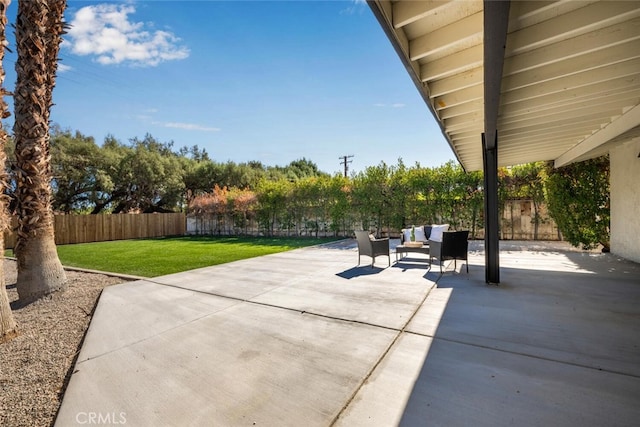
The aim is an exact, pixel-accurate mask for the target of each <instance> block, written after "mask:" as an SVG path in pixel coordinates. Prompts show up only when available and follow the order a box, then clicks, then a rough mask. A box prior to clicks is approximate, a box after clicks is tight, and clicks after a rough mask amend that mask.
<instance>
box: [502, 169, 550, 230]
mask: <svg viewBox="0 0 640 427" xmlns="http://www.w3.org/2000/svg"><path fill="white" fill-rule="evenodd" d="M546 168H547V165H546V163H545V162H535V163H526V164H523V165H518V166H514V167H513V168H512V169H511V174H512V176H513V177H514V181H515V183H517V188H516V189H515V192H514V194H513V197H514V198H516V197H517V198H519V197H522V198H525V199H529V200H531V202H532V203H533V219H532V221H533V239H534V240H537V239H538V228H539V226H540V223H541V222H542V217H541V216H540V206H541V205H542V204H543V203H544V201H545V194H544V181H545V179H546V170H545V169H546Z"/></svg>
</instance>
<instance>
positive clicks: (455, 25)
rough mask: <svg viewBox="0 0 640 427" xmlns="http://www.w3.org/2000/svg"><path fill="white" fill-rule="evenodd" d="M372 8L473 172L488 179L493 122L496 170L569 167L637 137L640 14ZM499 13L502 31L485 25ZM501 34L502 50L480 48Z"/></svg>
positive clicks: (579, 6) (409, 1)
mask: <svg viewBox="0 0 640 427" xmlns="http://www.w3.org/2000/svg"><path fill="white" fill-rule="evenodd" d="M368 4H369V6H370V8H371V10H372V11H373V13H374V14H375V16H376V17H377V19H378V21H379V22H380V24H381V26H382V28H383V30H384V31H385V33H386V34H387V36H388V38H389V40H390V41H391V43H392V45H393V46H394V48H395V50H396V52H397V53H398V55H399V57H400V59H401V60H402V62H403V63H404V65H405V67H406V68H407V71H408V72H409V75H410V76H411V78H412V79H413V81H414V83H415V85H416V87H417V88H418V90H419V91H420V93H421V94H422V96H423V98H424V100H425V102H426V103H427V105H428V107H429V109H430V110H431V112H432V114H433V116H434V117H435V119H436V120H437V122H438V123H439V124H440V127H441V129H442V133H443V135H444V137H445V138H446V140H447V141H448V142H449V145H450V146H451V148H452V150H453V152H454V153H455V155H456V157H457V159H458V160H459V161H460V163H461V164H462V166H463V167H464V168H465V169H466V170H481V169H482V168H483V160H482V159H483V150H482V134H483V133H484V132H485V131H486V129H485V128H486V127H487V126H489V127H491V126H492V125H491V124H490V122H491V119H492V118H494V126H495V128H496V129H497V132H498V134H499V143H498V164H499V165H500V166H508V165H514V164H521V163H527V162H532V161H539V160H553V161H554V162H555V165H556V166H562V165H565V164H568V163H571V162H575V161H581V160H586V159H589V158H594V157H597V156H600V155H603V154H606V153H607V152H608V150H609V149H610V147H611V146H612V145H614V144H616V143H618V142H619V141H621V140H627V139H630V138H631V137H634V136H640V2H637V1H574V0H570V1H512V2H510V5H509V4H508V3H507V2H490V1H489V2H483V1H476V0H465V1H429V0H427V1H415V0H401V1H396V0H391V1H388V0H370V1H368ZM493 4H503V5H507V6H506V9H505V10H506V14H505V18H504V19H503V21H504V22H500V21H501V18H500V16H498V14H496V13H493V12H492V13H490V14H486V15H487V16H485V7H486V5H491V7H493ZM498 8H500V6H498ZM487 23H489V25H487ZM502 24H504V26H505V27H506V28H507V30H506V43H505V45H504V46H502V45H499V46H498V45H497V44H495V43H494V44H493V45H491V46H489V45H487V46H485V41H486V40H487V38H488V37H491V33H492V31H496V28H495V27H499V26H500V25H502ZM485 27H487V28H486V30H485ZM498 32H499V29H498ZM498 37H499V34H498ZM503 37H504V35H503ZM502 50H504V55H503V54H502ZM496 57H498V58H499V60H498V61H496V60H494V58H496ZM492 78H493V79H494V80H495V82H491V79H492ZM491 86H495V87H491ZM487 122H488V123H489V125H487ZM488 134H490V132H488ZM488 140H489V141H492V139H490V138H489V139H488Z"/></svg>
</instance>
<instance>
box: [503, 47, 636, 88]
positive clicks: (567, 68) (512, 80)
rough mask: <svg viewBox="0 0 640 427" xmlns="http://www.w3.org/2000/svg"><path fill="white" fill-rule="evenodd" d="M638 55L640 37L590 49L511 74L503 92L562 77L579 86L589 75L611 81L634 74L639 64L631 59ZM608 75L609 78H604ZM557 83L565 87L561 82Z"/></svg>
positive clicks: (507, 78)
mask: <svg viewBox="0 0 640 427" xmlns="http://www.w3.org/2000/svg"><path fill="white" fill-rule="evenodd" d="M637 58H640V38H638V39H636V40H633V41H631V42H629V43H624V44H621V45H617V46H615V47H612V48H610V49H606V50H604V51H602V52H593V53H592V54H588V55H582V56H578V57H574V58H570V59H567V60H566V61H560V62H555V63H553V64H550V65H547V66H545V67H540V68H535V69H532V70H529V71H524V72H522V73H517V74H512V75H510V76H507V77H505V78H504V79H503V80H502V88H503V90H504V91H507V90H516V89H522V88H526V87H529V86H535V85H540V83H546V82H550V81H555V80H558V79H561V78H564V79H565V80H566V79H568V78H570V79H571V80H570V82H573V83H572V86H573V87H578V86H581V85H582V83H580V79H587V78H590V77H591V76H598V77H597V78H599V79H600V80H611V79H614V78H617V77H621V76H625V75H630V74H636V73H637V72H638V70H640V67H638V61H637V60H636V61H633V60H634V59H637ZM612 67H615V68H612ZM634 67H635V68H634ZM607 76H610V77H609V78H608V79H607ZM556 83H557V82H556ZM557 84H558V85H564V86H565V87H566V86H567V84H566V83H564V81H562V83H557ZM569 87H571V86H569Z"/></svg>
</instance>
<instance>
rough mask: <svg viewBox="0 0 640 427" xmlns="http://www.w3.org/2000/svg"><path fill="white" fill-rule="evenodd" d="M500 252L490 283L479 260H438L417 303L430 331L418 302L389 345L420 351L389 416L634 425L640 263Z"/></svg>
mask: <svg viewBox="0 0 640 427" xmlns="http://www.w3.org/2000/svg"><path fill="white" fill-rule="evenodd" d="M501 264H502V265H503V267H501V283H500V285H499V286H488V285H486V284H485V283H484V268H483V267H482V266H474V265H472V266H471V269H470V274H469V275H466V274H465V273H458V272H454V273H450V272H446V273H445V274H444V275H442V276H441V277H440V278H439V280H438V282H437V289H436V290H435V292H436V294H435V295H436V296H437V295H438V294H437V292H440V293H441V294H440V295H444V297H442V298H441V300H440V303H431V304H428V303H425V306H424V307H423V309H425V308H428V309H429V310H430V313H429V314H428V315H429V316H431V318H430V319H431V322H432V323H436V326H435V333H434V332H433V329H431V330H430V329H429V328H428V327H427V326H433V325H432V324H430V323H429V321H425V320H424V319H422V321H421V315H423V316H424V317H426V316H427V314H426V313H420V312H418V313H417V314H416V318H415V319H414V321H413V322H412V323H411V324H410V325H409V326H408V327H407V331H408V332H409V333H408V334H405V335H404V336H403V337H402V338H401V339H400V340H399V345H398V354H399V355H400V354H402V349H403V347H406V348H407V349H410V352H411V354H414V355H415V354H422V355H423V361H422V362H421V363H420V362H418V363H417V364H415V371H413V372H415V375H414V377H413V378H412V379H411V381H413V384H412V387H411V392H410V394H409V395H408V399H407V400H406V405H405V406H404V410H403V411H402V415H401V419H400V422H399V425H403V426H415V425H425V423H427V424H428V425H476V426H479V425H487V426H488V425H491V426H495V425H554V426H574V425H621V426H622V425H629V426H631V425H634V424H635V425H637V424H636V423H637V420H638V419H640V363H639V362H638V361H640V334H638V331H640V304H639V303H640V266H639V265H638V264H635V263H633V262H630V261H627V260H624V259H621V258H619V257H616V256H615V255H611V254H595V253H588V252H577V251H558V252H555V251H554V252H546V253H545V252H535V253H528V254H526V255H523V253H522V252H520V253H518V252H516V251H513V252H510V251H505V252H502V251H501ZM459 267H460V266H459ZM429 298H431V295H430V296H429ZM438 304H440V307H439V309H440V311H441V313H442V315H441V318H440V319H439V321H437V322H433V314H434V312H437V311H438V310H434V308H436V307H437V306H438ZM392 357H393V356H392ZM397 357H398V356H397ZM405 369H407V368H406V367H405ZM426 420H428V422H427V421H426Z"/></svg>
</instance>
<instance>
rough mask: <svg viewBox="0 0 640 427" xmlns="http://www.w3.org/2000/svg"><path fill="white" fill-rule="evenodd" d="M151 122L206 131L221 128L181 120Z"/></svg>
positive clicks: (214, 130) (163, 125)
mask: <svg viewBox="0 0 640 427" xmlns="http://www.w3.org/2000/svg"><path fill="white" fill-rule="evenodd" d="M151 124H154V125H158V126H162V127H165V128H175V129H184V130H199V131H204V132H219V131H220V128H214V127H208V126H202V125H197V124H194V123H179V122H151Z"/></svg>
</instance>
